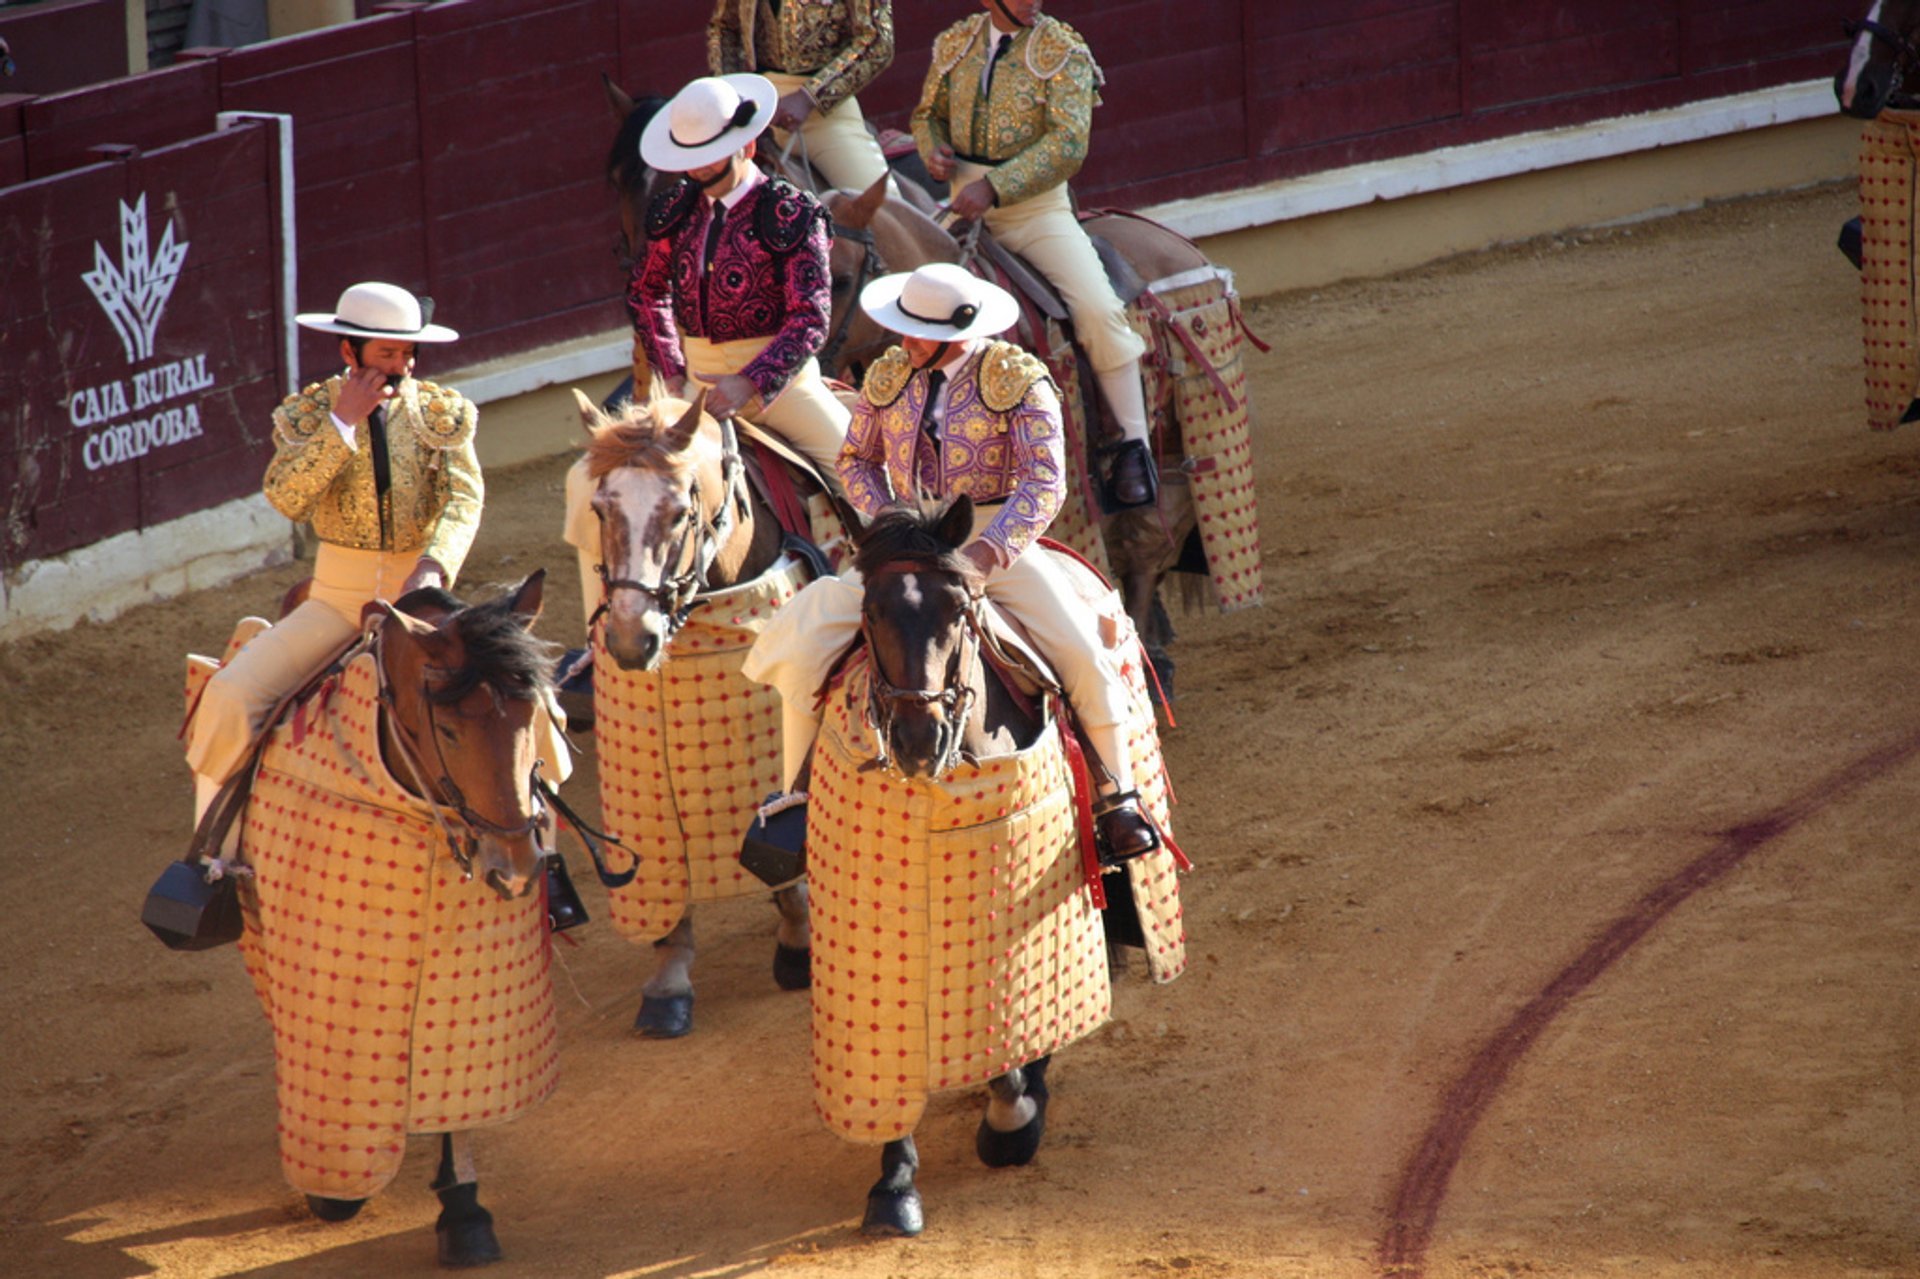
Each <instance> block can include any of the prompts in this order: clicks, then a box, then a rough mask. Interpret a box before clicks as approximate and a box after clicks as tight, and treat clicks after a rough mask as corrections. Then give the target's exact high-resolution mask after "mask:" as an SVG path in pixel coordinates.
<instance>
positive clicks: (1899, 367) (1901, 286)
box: [1860, 111, 1920, 431]
mask: <svg viewBox="0 0 1920 1279" xmlns="http://www.w3.org/2000/svg"><path fill="white" fill-rule="evenodd" d="M1917 156H1920V112H1912V111H1887V112H1883V113H1881V115H1880V117H1879V118H1878V119H1875V120H1872V121H1869V122H1868V124H1867V126H1866V128H1865V129H1864V130H1863V131H1862V133H1861V135H1860V257H1861V261H1860V339H1861V342H1862V345H1863V349H1864V354H1865V361H1864V362H1865V371H1866V392H1867V425H1868V426H1870V427H1872V428H1873V429H1874V430H1876V431H1890V430H1892V429H1893V428H1894V427H1896V426H1898V425H1899V424H1900V419H1901V417H1902V416H1903V415H1904V414H1905V413H1906V411H1907V405H1908V404H1910V403H1912V401H1913V398H1914V394H1915V392H1916V390H1917V389H1920V334H1916V332H1915V328H1914V296H1915V279H1914V251H1913V236H1914V212H1915V210H1914V199H1913V187H1914V179H1915V174H1916V171H1917V170H1920V165H1916V157H1917Z"/></svg>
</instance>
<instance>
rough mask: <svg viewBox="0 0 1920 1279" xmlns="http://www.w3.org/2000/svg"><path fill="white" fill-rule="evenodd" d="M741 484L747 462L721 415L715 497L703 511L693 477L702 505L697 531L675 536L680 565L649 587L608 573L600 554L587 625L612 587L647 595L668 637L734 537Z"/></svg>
mask: <svg viewBox="0 0 1920 1279" xmlns="http://www.w3.org/2000/svg"><path fill="white" fill-rule="evenodd" d="M745 483H746V464H745V462H744V461H742V459H741V457H740V436H739V434H738V432H737V431H735V429H734V425H733V419H732V418H730V417H728V418H721V419H720V484H721V492H720V501H719V503H718V505H717V506H715V507H714V508H713V509H712V510H711V511H708V510H707V509H706V508H705V506H704V504H702V503H701V501H700V480H699V477H698V476H696V477H694V480H693V484H692V486H691V488H690V490H689V491H690V492H691V493H692V496H693V500H694V503H695V505H696V506H700V507H701V520H700V527H699V529H698V530H697V536H696V533H689V534H687V535H686V536H683V537H682V538H681V539H680V544H679V546H677V547H676V548H675V554H674V559H675V560H677V561H679V562H680V563H682V564H683V565H684V566H685V567H684V568H682V570H681V571H680V572H679V573H677V574H675V575H673V576H671V577H667V576H662V578H661V579H660V582H659V583H658V584H657V585H652V586H650V585H648V584H647V583H645V582H639V581H635V580H634V579H633V578H630V577H612V576H610V575H609V574H608V573H607V564H606V559H605V557H604V556H603V557H602V558H601V561H600V563H599V564H598V565H597V566H596V571H597V572H598V573H599V574H600V588H601V589H600V607H599V608H596V609H595V610H593V616H592V617H589V618H588V619H587V629H588V630H589V631H591V630H592V629H593V626H594V623H596V622H598V621H599V620H600V619H601V618H602V617H605V616H606V613H607V608H608V606H609V605H610V604H611V603H612V602H613V593H614V592H615V591H638V592H639V593H640V594H642V595H646V596H649V597H651V598H652V600H653V602H654V605H655V606H656V607H657V608H658V609H659V610H660V611H661V612H662V613H663V614H665V615H666V619H667V624H666V637H665V638H666V639H668V640H671V639H672V638H673V637H674V635H676V634H677V633H678V632H679V630H680V628H681V627H682V626H684V625H686V622H687V618H688V616H689V615H691V614H692V612H693V610H694V608H695V607H696V606H697V605H698V604H699V603H700V597H701V596H702V595H703V594H705V593H706V589H707V572H708V570H709V569H711V568H712V567H713V562H714V560H716V559H718V558H719V557H720V549H721V548H722V547H724V546H725V545H726V544H727V542H728V541H729V540H730V539H731V538H732V537H733V533H734V525H735V522H736V520H737V519H738V517H737V516H736V515H735V513H734V512H735V511H736V510H737V509H738V508H739V507H740V506H741V505H742V504H743V503H744V501H745V498H746V492H745V488H744V485H745ZM689 551H691V553H689Z"/></svg>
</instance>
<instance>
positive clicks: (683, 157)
mask: <svg viewBox="0 0 1920 1279" xmlns="http://www.w3.org/2000/svg"><path fill="white" fill-rule="evenodd" d="M779 103H780V91H779V90H778V89H776V88H774V87H773V81H771V80H769V79H767V78H766V77H765V76H759V75H754V74H753V73H751V72H743V73H741V74H738V75H720V76H702V77H701V78H700V79H698V80H695V81H694V82H693V83H691V84H689V85H688V86H687V87H686V88H684V89H682V90H680V92H678V93H676V94H674V95H673V101H671V102H669V103H667V105H666V106H664V107H661V108H660V109H659V110H658V111H656V112H654V113H653V119H651V120H649V121H647V127H646V130H645V131H644V132H643V133H641V135H640V158H641V159H642V160H645V161H646V162H647V167H648V168H650V169H658V170H660V171H661V172H662V173H685V172H686V171H687V170H688V169H698V168H702V167H704V166H706V165H709V164H712V163H713V162H714V161H715V160H724V159H726V158H727V157H728V156H730V155H732V154H733V153H734V152H735V151H738V150H739V149H740V148H741V147H744V146H745V145H747V143H749V142H751V141H753V140H754V139H755V138H757V137H759V136H760V132H761V130H763V129H765V128H766V127H767V122H768V121H769V120H772V119H773V111H774V108H775V107H776V106H778V105H779Z"/></svg>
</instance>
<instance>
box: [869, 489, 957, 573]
mask: <svg viewBox="0 0 1920 1279" xmlns="http://www.w3.org/2000/svg"><path fill="white" fill-rule="evenodd" d="M952 505H953V503H952V502H951V501H947V502H938V503H925V504H922V503H914V502H896V503H895V504H894V505H892V506H889V507H887V508H886V509H885V510H884V511H881V512H880V514H878V515H876V516H874V517H873V522H872V523H871V524H869V525H867V530H866V532H865V533H863V534H862V535H861V537H860V545H859V548H858V549H857V550H856V551H855V552H854V556H853V566H854V568H855V569H856V570H858V572H859V574H860V576H861V577H863V578H868V579H871V578H872V577H873V576H874V575H875V574H876V573H878V572H880V571H881V570H882V569H884V568H887V567H890V566H892V565H896V564H910V565H912V566H914V567H916V568H921V569H927V570H931V571H934V572H940V573H952V574H954V575H956V576H958V577H959V578H961V579H962V580H963V581H965V582H966V583H967V584H968V585H969V586H974V585H977V584H978V582H979V580H980V570H979V569H978V568H976V567H975V566H974V563H973V561H972V560H970V559H968V558H967V557H966V556H964V555H962V554H961V553H960V548H959V547H957V546H955V545H954V544H953V543H952V542H949V541H948V540H947V539H946V538H945V537H943V536H942V535H941V533H940V523H941V521H942V520H943V519H945V518H946V514H947V511H948V509H949V508H951V507H952Z"/></svg>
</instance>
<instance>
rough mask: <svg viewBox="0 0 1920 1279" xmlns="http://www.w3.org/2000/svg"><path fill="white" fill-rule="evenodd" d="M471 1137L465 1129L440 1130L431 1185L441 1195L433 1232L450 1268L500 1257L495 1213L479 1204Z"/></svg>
mask: <svg viewBox="0 0 1920 1279" xmlns="http://www.w3.org/2000/svg"><path fill="white" fill-rule="evenodd" d="M470 1142H471V1138H470V1137H469V1136H468V1135H467V1133H466V1132H464V1131H462V1132H447V1133H441V1134H440V1170H439V1171H438V1172H436V1173H435V1174H434V1177H433V1185H432V1186H431V1187H430V1189H431V1190H432V1191H433V1192H434V1193H435V1194H437V1195H439V1196H440V1219H439V1220H438V1221H436V1222H434V1223H433V1233H434V1235H435V1236H436V1237H437V1238H438V1239H439V1241H440V1264H441V1265H443V1266H446V1267H448V1268H449V1269H464V1268H466V1267H469V1266H490V1265H492V1264H493V1263H494V1262H496V1261H498V1260H500V1241H499V1240H498V1239H497V1238H495V1237H494V1233H493V1214H492V1213H490V1212H488V1211H487V1210H486V1209H485V1208H482V1207H481V1206H480V1183H479V1181H478V1179H477V1178H476V1177H475V1176H474V1171H473V1151H472V1149H471V1147H470Z"/></svg>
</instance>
